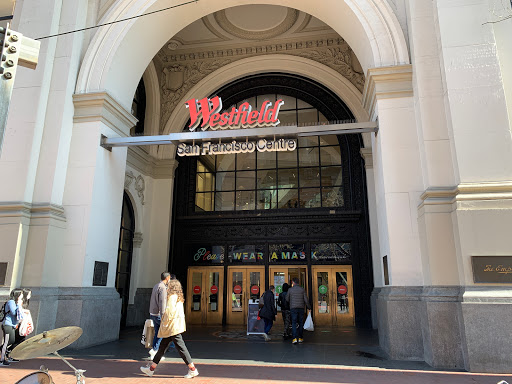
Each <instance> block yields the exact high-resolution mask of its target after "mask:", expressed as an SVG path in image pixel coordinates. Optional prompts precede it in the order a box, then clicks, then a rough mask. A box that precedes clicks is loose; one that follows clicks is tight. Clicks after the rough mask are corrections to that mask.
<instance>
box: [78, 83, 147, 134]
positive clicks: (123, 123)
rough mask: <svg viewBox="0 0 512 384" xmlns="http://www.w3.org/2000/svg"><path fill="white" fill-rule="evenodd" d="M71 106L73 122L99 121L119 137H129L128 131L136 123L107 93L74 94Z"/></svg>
mask: <svg viewBox="0 0 512 384" xmlns="http://www.w3.org/2000/svg"><path fill="white" fill-rule="evenodd" d="M73 104H74V107H75V114H74V116H73V122H75V123H84V122H94V121H101V122H102V123H104V124H105V125H107V126H108V127H109V128H111V129H112V130H113V131H114V132H115V133H116V134H118V135H119V136H120V137H126V136H129V135H130V129H131V128H132V127H134V126H135V124H137V121H138V120H137V119H136V118H135V117H134V116H133V115H132V114H131V113H130V112H129V111H127V110H126V109H125V108H124V107H123V106H122V105H121V104H119V103H118V102H117V101H116V100H115V99H114V98H113V97H112V96H110V95H109V94H108V93H107V92H93V93H81V94H74V95H73Z"/></svg>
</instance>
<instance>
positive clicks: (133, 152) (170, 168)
mask: <svg viewBox="0 0 512 384" xmlns="http://www.w3.org/2000/svg"><path fill="white" fill-rule="evenodd" d="M126 163H127V164H128V165H129V166H131V167H132V168H134V169H136V170H137V171H139V172H140V173H142V174H143V175H145V176H149V177H152V178H153V179H172V178H174V171H175V170H176V168H177V167H178V160H176V159H156V158H154V157H153V156H151V155H149V154H148V153H146V152H145V151H143V150H142V149H140V148H137V147H128V157H127V159H126Z"/></svg>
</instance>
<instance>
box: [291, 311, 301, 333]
mask: <svg viewBox="0 0 512 384" xmlns="http://www.w3.org/2000/svg"><path fill="white" fill-rule="evenodd" d="M290 314H291V315H292V335H293V338H294V339H296V338H297V337H299V338H301V339H302V334H303V333H304V308H292V309H290ZM297 323H298V324H297ZM297 325H298V326H299V329H298V331H299V332H298V333H299V334H298V335H297Z"/></svg>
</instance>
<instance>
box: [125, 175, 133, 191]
mask: <svg viewBox="0 0 512 384" xmlns="http://www.w3.org/2000/svg"><path fill="white" fill-rule="evenodd" d="M133 180H135V175H134V174H133V172H132V171H130V172H126V174H125V175H124V187H125V188H126V189H130V185H132V183H133Z"/></svg>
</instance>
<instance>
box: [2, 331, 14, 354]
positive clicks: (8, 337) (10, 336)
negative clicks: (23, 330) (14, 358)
mask: <svg viewBox="0 0 512 384" xmlns="http://www.w3.org/2000/svg"><path fill="white" fill-rule="evenodd" d="M2 329H3V331H4V343H3V345H2V356H1V360H7V358H6V356H5V354H6V352H7V347H8V346H9V345H11V344H14V338H15V336H14V330H15V328H14V327H13V326H10V325H2Z"/></svg>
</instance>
